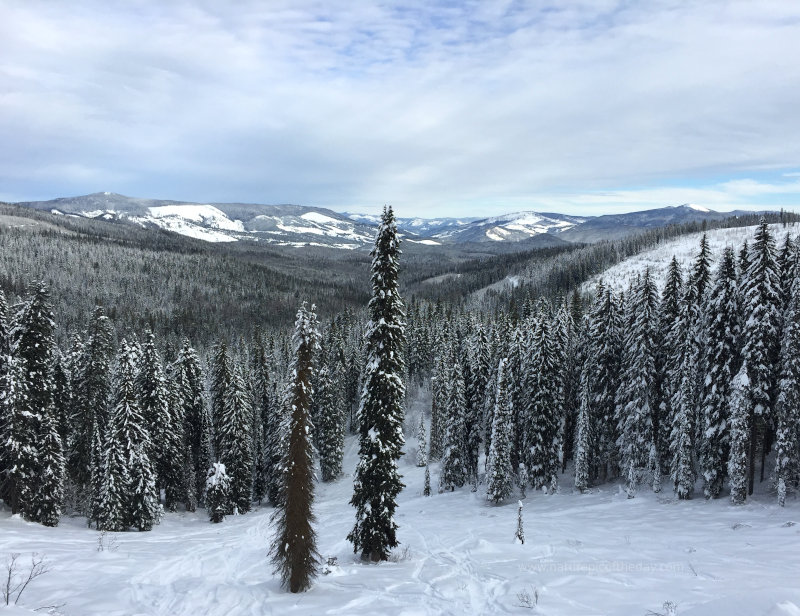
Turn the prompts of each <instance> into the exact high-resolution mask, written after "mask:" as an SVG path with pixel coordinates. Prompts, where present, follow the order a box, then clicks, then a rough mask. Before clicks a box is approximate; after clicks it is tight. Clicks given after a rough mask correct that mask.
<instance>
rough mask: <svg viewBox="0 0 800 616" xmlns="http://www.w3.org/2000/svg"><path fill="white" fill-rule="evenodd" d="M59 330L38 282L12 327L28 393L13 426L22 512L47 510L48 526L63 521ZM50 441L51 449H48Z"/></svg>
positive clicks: (31, 515) (33, 514)
mask: <svg viewBox="0 0 800 616" xmlns="http://www.w3.org/2000/svg"><path fill="white" fill-rule="evenodd" d="M54 332H55V322H54V320H53V310H52V307H51V306H50V297H49V293H48V290H47V288H46V287H45V286H44V284H37V285H36V286H35V290H34V291H33V292H32V293H31V296H30V297H29V299H28V300H27V301H26V302H25V303H24V305H23V306H22V308H21V310H20V312H19V314H18V315H17V318H16V326H15V328H14V330H13V331H12V345H13V352H14V354H15V356H16V359H17V362H18V372H17V374H18V378H19V379H21V380H22V381H23V382H22V383H21V389H20V391H24V396H18V397H17V400H16V403H17V404H18V405H19V406H20V408H19V409H18V411H19V413H18V414H17V415H16V419H17V421H16V422H15V426H14V428H15V437H16V439H17V440H18V443H17V445H18V446H19V447H20V449H19V450H18V451H19V453H20V454H21V455H20V456H18V457H17V460H16V462H15V465H20V466H21V467H22V468H20V469H19V471H18V472H17V473H16V476H17V477H18V478H19V481H18V482H16V483H15V487H16V490H17V493H18V495H19V497H20V499H19V502H18V505H19V508H20V512H21V513H22V515H23V516H24V517H25V518H27V519H29V520H34V521H41V520H40V518H39V513H40V512H44V513H45V515H47V516H48V520H47V522H48V525H55V524H57V523H58V514H59V510H60V501H61V495H62V491H63V485H62V478H63V477H62V476H63V472H62V470H61V464H62V462H61V460H62V458H63V446H62V443H61V438H60V437H59V436H58V430H57V425H56V423H55V402H54V399H53V393H54V389H55V387H54V383H53V378H52V372H51V368H52V364H53V357H54V350H55V337H54V336H55V334H54ZM18 387H19V386H18ZM45 440H46V441H47V443H46V444H45V443H44V441H45ZM45 445H46V451H44V452H43V451H42V450H43V446H45ZM43 453H44V455H45V456H46V458H47V462H48V464H49V467H48V468H47V469H45V468H44V467H43V466H42V463H43V462H44V460H43V459H42V454H43ZM45 472H46V474H45Z"/></svg>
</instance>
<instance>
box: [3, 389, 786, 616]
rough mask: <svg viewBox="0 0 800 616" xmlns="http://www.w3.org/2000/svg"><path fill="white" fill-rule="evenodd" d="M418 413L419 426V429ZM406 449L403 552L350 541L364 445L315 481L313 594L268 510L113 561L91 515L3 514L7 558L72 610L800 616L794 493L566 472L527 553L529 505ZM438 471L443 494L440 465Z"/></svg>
mask: <svg viewBox="0 0 800 616" xmlns="http://www.w3.org/2000/svg"><path fill="white" fill-rule="evenodd" d="M422 395H424V393H423V394H422ZM418 408H419V404H416V405H414V408H413V410H412V412H410V413H409V417H408V418H407V420H406V426H407V428H408V432H409V434H412V433H414V432H415V430H416V425H417V421H418V419H417V417H418V416H415V411H417V410H418ZM411 426H413V427H414V428H413V429H412V428H411ZM405 451H406V452H408V453H407V455H406V456H405V458H404V459H402V460H401V461H400V471H401V473H402V474H403V481H404V483H405V484H406V488H405V489H404V490H403V492H402V493H401V495H400V498H399V504H398V509H397V512H396V520H397V523H398V525H399V531H398V533H399V535H398V536H399V540H400V542H401V545H400V548H398V549H397V550H396V552H395V554H396V555H398V558H396V559H393V561H390V562H385V563H381V564H378V565H375V564H368V563H362V562H361V561H360V559H359V558H358V557H357V556H356V555H355V554H353V551H352V546H351V544H350V543H349V542H348V541H347V540H346V539H345V537H346V536H347V533H348V532H349V531H350V530H351V528H352V525H353V522H354V510H353V508H352V507H351V506H350V505H349V499H350V497H351V495H352V475H353V471H354V469H355V464H356V462H357V455H358V442H357V439H356V438H355V437H349V438H348V441H347V442H346V445H345V463H344V469H345V473H346V474H345V476H343V477H342V478H341V479H340V480H339V481H338V482H335V483H332V484H317V487H316V503H315V514H316V517H317V523H316V525H315V528H316V531H317V538H318V548H319V552H320V554H321V555H322V556H323V559H325V558H327V557H329V556H335V557H336V558H337V560H338V567H335V568H333V571H332V572H331V573H330V574H328V575H320V576H319V577H318V578H317V579H316V580H315V582H314V585H313V587H312V588H311V590H310V591H308V592H306V593H301V594H298V595H293V594H291V593H288V592H286V591H284V590H283V589H282V588H281V587H280V584H279V581H278V579H277V578H276V577H275V576H274V575H273V572H272V564H271V563H270V562H269V559H268V556H267V552H268V550H269V546H270V543H271V537H272V530H271V526H270V516H271V513H272V509H271V508H270V507H257V508H256V509H255V510H254V511H253V512H250V513H248V514H246V515H243V516H233V517H228V518H226V519H225V521H224V522H223V523H221V524H211V523H210V522H208V519H207V517H206V515H205V511H203V510H198V512H196V513H185V512H180V513H171V514H170V513H168V514H166V515H165V518H164V520H163V521H162V523H161V524H160V525H158V526H156V527H155V529H154V530H153V531H151V532H148V533H136V532H131V533H109V534H108V535H106V543H109V542H111V543H116V548H115V549H106V550H105V551H102V552H100V551H98V549H97V547H98V541H99V538H100V537H101V535H100V533H98V532H97V531H95V530H90V529H87V528H86V525H85V519H83V518H65V519H63V520H62V522H61V525H60V526H59V527H57V528H45V527H43V526H40V525H38V524H32V523H28V522H24V521H22V520H20V519H19V518H11V517H10V515H9V514H8V512H7V511H3V512H0V558H3V557H5V555H7V554H9V553H11V552H20V553H21V554H22V556H21V560H22V561H23V562H24V561H25V560H27V559H28V558H29V555H30V553H32V552H38V553H40V554H45V555H46V557H47V560H48V561H49V562H50V563H51V569H52V570H51V571H50V572H49V573H47V574H46V575H44V576H43V577H41V578H39V579H37V580H34V582H33V583H32V584H31V586H30V587H29V588H28V590H26V592H25V595H24V596H23V599H22V601H21V603H22V604H23V605H24V606H26V607H29V608H34V607H37V606H41V605H53V604H62V603H63V604H64V605H63V607H61V608H59V612H60V613H61V614H63V615H64V616H94V615H103V616H129V615H147V616H160V615H164V616H167V615H169V616H184V615H186V616H188V615H193V616H196V615H206V614H208V615H214V616H216V615H219V616H222V615H240V614H241V615H251V614H252V615H264V614H276V615H278V614H280V615H283V614H302V615H305V614H309V615H320V614H331V615H360V614H380V615H381V616H394V615H402V616H422V615H424V616H427V615H431V616H432V615H438V614H453V615H463V614H546V615H550V616H571V615H575V614H604V615H606V614H607V615H617V616H631V615H633V616H638V615H642V614H646V613H647V612H648V611H653V612H663V608H662V605H663V603H664V602H666V601H673V602H675V603H676V604H677V605H678V611H677V613H678V614H679V615H681V616H683V615H684V614H686V615H690V616H708V615H712V614H725V615H726V616H729V615H730V616H737V615H739V614H740V615H741V616H753V615H755V614H769V615H771V616H791V615H797V614H800V608H798V606H800V582H799V581H800V558H798V556H797V554H798V552H799V551H800V524H796V525H792V524H790V523H791V522H800V519H798V518H800V501H799V500H798V499H797V498H796V497H795V496H791V497H790V498H789V500H788V501H787V506H786V508H784V509H781V508H779V507H778V506H777V505H776V504H775V498H774V495H772V494H770V493H769V492H768V487H767V484H768V482H765V483H764V484H761V485H760V486H759V488H760V491H759V492H758V493H757V495H756V497H755V498H754V499H753V501H752V502H750V503H748V504H747V505H744V506H740V507H734V506H732V505H730V504H729V503H728V501H727V499H726V498H723V499H721V500H718V501H712V502H707V501H705V500H703V499H702V497H701V496H699V495H698V496H697V497H696V498H695V499H694V500H691V501H683V502H680V501H677V500H676V499H675V498H674V497H673V496H672V494H671V493H666V492H665V493H662V494H653V493H652V492H650V491H649V490H645V489H642V490H641V491H640V493H639V494H638V495H637V497H636V498H635V499H632V500H628V499H627V498H626V496H625V494H624V493H623V492H622V490H621V488H620V487H619V486H618V485H616V484H608V485H604V486H600V487H598V488H595V489H594V490H592V491H591V492H590V493H587V494H577V493H573V491H572V487H571V479H570V478H569V475H568V474H567V475H562V476H561V479H562V487H561V489H560V492H559V493H558V494H554V495H544V494H541V493H529V494H528V496H527V498H526V499H524V500H523V503H524V523H525V534H526V543H525V545H516V544H514V541H513V538H514V530H515V528H516V516H517V506H516V498H512V499H509V501H508V502H507V503H506V504H505V505H502V506H493V505H490V504H488V503H487V502H486V500H485V496H484V495H483V494H482V492H480V491H479V492H477V493H472V492H470V489H469V487H465V488H462V489H461V490H457V491H456V492H454V493H446V494H435V493H434V494H433V495H432V496H431V497H428V498H426V497H424V496H422V488H423V483H424V469H423V468H417V467H416V466H414V465H413V461H414V460H415V454H416V439H415V438H414V437H412V436H409V437H408V438H407V443H406V447H405ZM431 475H432V484H433V485H434V489H435V485H436V483H437V480H438V467H437V465H435V464H432V465H431ZM405 548H408V553H407V554H405V555H404V550H405ZM523 591H524V592H527V593H528V594H529V595H531V596H533V594H534V592H536V593H538V597H539V599H538V605H537V606H536V608H535V609H529V608H526V607H524V606H523V605H522V603H521V602H522V598H521V596H520V593H522V592H523ZM2 613H3V610H2V608H0V614H2ZM29 613H33V612H29ZM38 613H43V612H38Z"/></svg>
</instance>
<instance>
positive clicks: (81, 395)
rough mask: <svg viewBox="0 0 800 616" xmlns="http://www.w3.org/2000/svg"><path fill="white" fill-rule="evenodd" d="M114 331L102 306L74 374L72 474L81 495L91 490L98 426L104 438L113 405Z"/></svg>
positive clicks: (93, 314) (97, 309) (93, 318)
mask: <svg viewBox="0 0 800 616" xmlns="http://www.w3.org/2000/svg"><path fill="white" fill-rule="evenodd" d="M113 343H114V329H113V326H112V324H111V321H110V319H109V318H108V317H107V316H106V314H105V311H104V309H103V307H102V306H96V307H95V309H94V312H93V313H92V320H91V323H90V326H89V331H88V337H87V340H86V344H85V345H83V347H82V354H81V357H79V358H77V365H75V367H74V369H73V371H72V378H73V383H72V391H73V395H74V402H73V408H74V410H75V415H74V417H73V419H72V423H73V425H74V426H76V428H75V432H74V437H75V441H74V442H73V443H72V444H71V446H70V459H69V462H68V464H69V470H70V475H71V476H72V478H73V481H74V482H75V484H76V486H77V487H78V489H79V490H80V491H86V490H91V487H90V486H91V478H92V438H93V437H94V434H95V426H96V427H97V431H98V432H99V434H100V436H101V437H103V436H104V434H105V430H106V423H107V419H108V407H109V403H110V401H111V373H112V369H111V363H112V359H113V354H114V346H113Z"/></svg>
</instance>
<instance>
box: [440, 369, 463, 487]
mask: <svg viewBox="0 0 800 616" xmlns="http://www.w3.org/2000/svg"><path fill="white" fill-rule="evenodd" d="M445 391H446V405H445V407H444V409H445V410H446V411H447V419H446V423H445V430H444V439H443V443H444V455H443V456H442V464H441V473H440V475H439V492H445V491H449V492H452V491H453V490H454V489H455V488H460V487H462V486H463V485H464V484H465V483H466V481H467V465H466V460H465V455H464V450H465V449H466V442H465V441H466V438H465V437H466V426H465V423H464V422H465V414H466V395H465V391H464V379H463V377H462V367H461V362H459V361H457V360H456V361H455V362H454V363H453V365H452V366H451V368H450V374H449V375H448V382H447V387H446V390H445Z"/></svg>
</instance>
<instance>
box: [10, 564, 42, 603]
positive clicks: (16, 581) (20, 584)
mask: <svg viewBox="0 0 800 616" xmlns="http://www.w3.org/2000/svg"><path fill="white" fill-rule="evenodd" d="M19 556H20V555H19V553H14V554H11V555H10V556H9V557H8V560H7V561H6V567H5V573H6V575H5V576H4V577H5V580H4V581H3V584H2V593H3V600H4V601H5V604H6V605H16V604H17V603H18V602H19V598H20V597H21V596H22V593H24V592H25V589H26V588H27V587H28V585H29V584H30V583H31V582H32V581H33V580H35V579H36V578H38V577H40V576H42V575H44V574H45V573H47V572H48V571H50V565H49V563H48V562H47V561H46V560H45V558H44V556H39V555H38V554H36V553H33V554H31V564H30V566H29V567H27V569H26V568H24V567H23V565H21V564H20V563H19V562H18V560H19ZM12 601H13V602H12Z"/></svg>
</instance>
